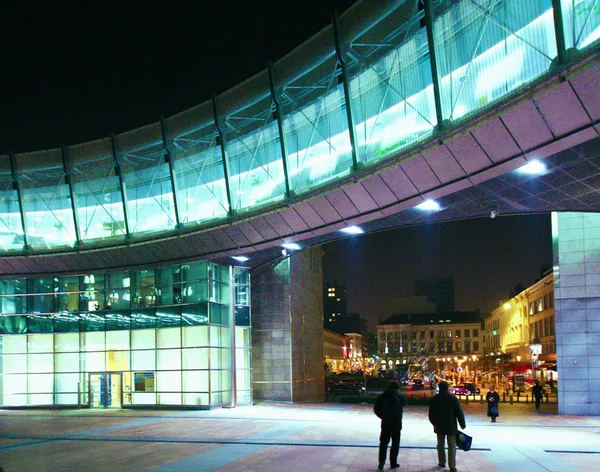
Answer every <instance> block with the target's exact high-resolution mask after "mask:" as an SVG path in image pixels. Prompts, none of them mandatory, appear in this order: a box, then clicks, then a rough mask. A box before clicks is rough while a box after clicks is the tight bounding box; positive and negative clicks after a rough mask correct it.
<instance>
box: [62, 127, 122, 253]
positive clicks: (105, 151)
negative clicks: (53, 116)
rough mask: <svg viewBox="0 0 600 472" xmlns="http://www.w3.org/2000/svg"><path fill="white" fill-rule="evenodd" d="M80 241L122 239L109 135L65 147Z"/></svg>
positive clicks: (120, 213)
mask: <svg viewBox="0 0 600 472" xmlns="http://www.w3.org/2000/svg"><path fill="white" fill-rule="evenodd" d="M68 155H69V163H70V166H71V178H72V184H73V190H74V192H75V201H76V211H77V216H78V218H79V235H80V237H81V239H82V241H101V240H111V241H114V240H122V239H124V237H125V233H126V231H125V216H124V213H123V198H122V196H121V186H120V182H119V177H118V176H117V173H116V170H115V160H114V157H113V151H112V142H111V139H110V138H109V139H102V140H98V141H92V142H89V143H83V144H79V145H76V146H71V147H69V148H68Z"/></svg>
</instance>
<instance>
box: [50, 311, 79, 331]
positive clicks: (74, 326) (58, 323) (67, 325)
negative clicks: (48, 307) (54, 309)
mask: <svg viewBox="0 0 600 472" xmlns="http://www.w3.org/2000/svg"><path fill="white" fill-rule="evenodd" d="M52 318H53V320H52V321H53V325H54V332H56V333H77V332H79V325H80V323H79V321H80V315H79V314H77V313H56V314H55V315H54V316H53V317H52Z"/></svg>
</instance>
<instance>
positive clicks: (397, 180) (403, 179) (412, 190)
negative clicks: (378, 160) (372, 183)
mask: <svg viewBox="0 0 600 472" xmlns="http://www.w3.org/2000/svg"><path fill="white" fill-rule="evenodd" d="M379 175H380V177H381V178H382V179H383V181H384V182H385V183H386V185H387V186H388V188H389V189H390V190H391V191H392V192H394V195H396V198H397V199H398V200H404V199H405V198H408V197H411V196H413V195H415V194H417V193H419V191H418V190H417V188H416V187H415V186H414V185H413V183H412V182H411V181H410V179H409V178H408V177H407V175H406V173H405V172H404V171H403V170H402V169H401V168H400V166H393V167H390V168H389V169H386V170H384V171H383V172H382V173H381V174H379Z"/></svg>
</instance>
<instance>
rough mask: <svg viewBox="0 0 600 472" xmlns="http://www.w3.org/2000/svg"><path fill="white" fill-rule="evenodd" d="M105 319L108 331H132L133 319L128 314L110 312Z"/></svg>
mask: <svg viewBox="0 0 600 472" xmlns="http://www.w3.org/2000/svg"><path fill="white" fill-rule="evenodd" d="M105 318H106V331H111V330H123V329H131V317H130V316H129V313H128V312H109V313H106V315H105Z"/></svg>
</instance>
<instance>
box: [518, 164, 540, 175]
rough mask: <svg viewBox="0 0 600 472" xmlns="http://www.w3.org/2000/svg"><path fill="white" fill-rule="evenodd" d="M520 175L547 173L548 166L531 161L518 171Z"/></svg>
mask: <svg viewBox="0 0 600 472" xmlns="http://www.w3.org/2000/svg"><path fill="white" fill-rule="evenodd" d="M517 172H519V173H520V174H529V175H540V174H543V173H544V172H546V165H545V164H544V163H543V162H540V161H530V162H528V163H527V164H525V165H524V166H522V167H519V168H518V169H517Z"/></svg>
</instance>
